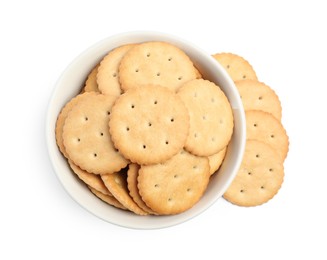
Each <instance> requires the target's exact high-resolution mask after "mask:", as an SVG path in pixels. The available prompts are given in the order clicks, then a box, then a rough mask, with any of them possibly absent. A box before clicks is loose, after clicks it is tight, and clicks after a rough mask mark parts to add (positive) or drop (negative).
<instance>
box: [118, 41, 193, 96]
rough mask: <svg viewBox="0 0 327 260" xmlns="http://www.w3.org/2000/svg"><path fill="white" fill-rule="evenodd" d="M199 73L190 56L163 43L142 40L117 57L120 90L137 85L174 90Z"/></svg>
mask: <svg viewBox="0 0 327 260" xmlns="http://www.w3.org/2000/svg"><path fill="white" fill-rule="evenodd" d="M198 76H199V73H198V72H197V70H196V69H195V67H194V66H193V63H192V61H191V60H190V58H189V57H188V56H187V55H186V54H185V53H184V52H183V51H182V50H181V49H179V48H177V47H175V46H174V45H172V44H169V43H166V42H146V43H142V44H139V45H137V46H136V47H134V48H133V49H131V50H130V51H129V52H128V53H126V55H125V56H124V57H123V59H122V60H121V63H120V66H119V80H120V83H121V87H122V89H123V90H124V91H126V90H128V89H130V88H135V87H139V86H141V85H149V84H153V85H162V86H165V87H167V88H169V89H171V90H173V91H176V90H177V89H178V88H179V87H180V86H181V85H183V84H184V83H185V82H187V81H189V80H192V79H196V78H197V77H198Z"/></svg>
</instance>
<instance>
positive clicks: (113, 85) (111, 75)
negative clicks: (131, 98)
mask: <svg viewBox="0 0 327 260" xmlns="http://www.w3.org/2000/svg"><path fill="white" fill-rule="evenodd" d="M134 46H135V44H127V45H122V46H119V47H117V48H116V49H114V50H112V51H110V52H109V53H108V54H107V55H106V56H105V57H104V58H103V60H102V61H101V62H100V66H99V68H98V74H97V83H98V88H99V90H100V92H101V93H102V94H105V95H114V96H119V95H120V94H121V92H122V91H121V88H120V83H119V73H118V68H119V64H120V61H121V59H122V58H123V57H124V55H125V54H126V53H127V52H128V51H129V50H130V49H131V48H132V47H134Z"/></svg>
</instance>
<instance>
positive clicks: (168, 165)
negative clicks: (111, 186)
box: [138, 150, 210, 215]
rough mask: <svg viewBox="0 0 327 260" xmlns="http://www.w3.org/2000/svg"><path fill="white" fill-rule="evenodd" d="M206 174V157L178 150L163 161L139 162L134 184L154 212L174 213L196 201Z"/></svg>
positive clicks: (207, 164) (192, 204)
mask: <svg viewBox="0 0 327 260" xmlns="http://www.w3.org/2000/svg"><path fill="white" fill-rule="evenodd" d="M209 178H210V172H209V162H208V158H206V157H197V156H194V155H192V154H190V153H188V152H186V151H184V150H182V151H181V152H179V153H178V154H177V155H175V156H174V157H172V158H171V159H170V160H168V161H166V162H164V163H161V164H155V165H148V166H143V165H142V166H141V169H140V170H139V177H138V188H139V192H140V195H141V197H142V199H143V201H144V202H145V203H146V205H148V206H149V207H150V208H151V209H153V210H154V211H155V212H157V213H159V214H162V215H167V214H178V213H181V212H184V211H185V210H187V209H189V208H191V207H193V206H194V204H195V203H196V202H198V201H199V199H200V198H201V197H202V195H203V193H204V191H205V190H206V187H207V185H208V182H209Z"/></svg>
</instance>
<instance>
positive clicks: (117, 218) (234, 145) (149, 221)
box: [46, 31, 246, 229]
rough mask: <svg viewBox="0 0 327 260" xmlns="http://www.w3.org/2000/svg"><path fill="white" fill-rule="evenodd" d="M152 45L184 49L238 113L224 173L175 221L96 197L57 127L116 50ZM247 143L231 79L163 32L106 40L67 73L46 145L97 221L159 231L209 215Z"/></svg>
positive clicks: (53, 102) (55, 96) (51, 108)
mask: <svg viewBox="0 0 327 260" xmlns="http://www.w3.org/2000/svg"><path fill="white" fill-rule="evenodd" d="M146 41H165V42H169V43H171V44H174V45H175V46H177V47H179V48H180V49H182V50H183V51H184V52H185V53H186V54H187V55H188V56H189V57H190V58H191V59H192V61H193V62H194V64H195V66H196V67H197V68H198V70H199V71H200V72H201V74H202V75H203V77H204V78H205V79H208V80H210V81H212V82H214V83H216V84H217V85H219V86H220V87H221V89H222V90H223V91H224V93H225V95H226V96H227V98H228V99H229V102H230V104H231V106H232V109H233V114H234V132H233V136H232V139H231V142H230V144H229V147H228V150H227V153H226V157H225V160H224V162H223V164H222V166H221V167H220V169H219V172H218V173H216V174H214V175H213V176H212V177H211V180H210V183H209V185H208V188H207V190H206V192H205V194H204V195H203V197H202V198H201V199H200V201H199V202H198V203H197V204H196V205H194V206H193V207H192V208H191V209H189V210H187V211H185V212H183V213H181V214H177V215H170V216H151V215H149V216H138V215H135V214H134V213H131V212H128V211H124V210H120V209H116V208H114V207H112V206H109V205H107V204H105V203H104V202H102V201H101V200H100V199H98V198H97V197H95V196H94V195H93V194H92V193H91V192H90V191H89V189H88V188H87V187H86V185H84V184H83V183H82V182H81V181H79V179H78V178H77V177H76V176H75V175H74V174H73V173H72V171H71V170H70V168H69V165H68V163H67V160H66V159H65V158H64V157H63V156H62V154H61V153H60V151H59V149H58V147H57V145H56V139H55V124H56V119H57V116H58V114H59V112H60V110H61V109H62V107H63V106H64V105H65V104H66V102H68V101H69V100H70V99H71V98H72V97H73V96H75V95H77V94H78V93H79V92H80V90H81V86H82V85H83V84H84V81H85V79H86V77H87V75H88V74H89V72H90V71H91V69H92V68H93V67H94V66H95V65H96V64H98V63H99V61H100V60H101V59H102V58H103V57H104V56H105V55H106V54H107V53H108V52H109V51H110V50H112V49H114V48H116V47H118V46H120V45H124V44H128V43H140V42H146ZM245 139H246V130H245V116H244V110H243V106H242V102H241V99H240V97H239V94H238V91H237V89H236V87H235V85H234V83H233V81H232V79H231V78H230V77H229V75H228V74H227V73H226V71H225V70H224V68H222V67H221V66H220V65H219V64H218V63H217V62H216V61H215V60H214V59H213V58H212V57H211V55H209V54H208V53H206V52H205V51H203V50H201V49H200V48H198V47H196V46H195V45H194V44H192V43H191V42H188V41H186V40H183V39H181V38H179V37H177V36H174V35H170V34H166V33H160V32H148V31H146V32H142V31H141V32H127V33H122V34H118V35H114V36H111V37H109V38H106V39H104V40H102V41H100V42H98V43H97V44H95V45H94V46H92V47H90V48H88V49H87V50H85V51H84V52H83V53H82V54H80V55H79V56H78V57H77V58H76V59H75V60H74V61H73V62H72V63H71V64H70V65H69V66H68V67H67V68H66V69H65V70H64V72H63V74H62V75H61V77H60V78H59V80H58V81H57V83H56V85H55V88H54V91H53V93H52V96H51V99H50V103H49V105H48V111H47V119H46V142H47V147H48V152H49V157H50V161H51V163H52V166H53V168H54V172H55V173H56V175H57V177H58V179H59V180H60V182H61V183H62V185H63V187H64V188H65V190H66V191H67V192H68V194H69V195H70V196H71V197H72V198H73V199H74V200H75V201H76V202H77V203H78V204H79V205H81V206H82V207H83V208H85V209H86V210H88V211H89V212H91V213H93V214H94V215H95V216H97V217H99V218H101V219H103V220H105V221H107V222H109V223H112V224H116V225H119V226H123V227H128V228H135V229H156V228H164V227H169V226H173V225H176V224H180V223H183V222H185V221H187V220H190V219H191V218H193V217H195V216H197V215H199V214H200V213H202V212H204V211H205V210H206V209H207V208H209V207H210V206H212V205H213V204H214V203H215V202H216V201H217V200H218V199H219V198H221V197H222V195H223V194H224V192H225V191H226V189H227V188H228V186H229V185H230V183H231V182H232V180H233V178H234V177H235V175H236V173H237V170H238V168H239V166H240V163H241V160H242V157H243V152H244V147H245Z"/></svg>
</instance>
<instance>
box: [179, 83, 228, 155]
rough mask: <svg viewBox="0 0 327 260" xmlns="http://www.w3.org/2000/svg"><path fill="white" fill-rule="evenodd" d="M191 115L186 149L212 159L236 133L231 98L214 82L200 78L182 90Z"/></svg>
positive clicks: (187, 84) (181, 92)
mask: <svg viewBox="0 0 327 260" xmlns="http://www.w3.org/2000/svg"><path fill="white" fill-rule="evenodd" d="M177 94H178V96H179V97H180V98H181V99H182V100H183V102H184V103H185V105H186V107H187V108H188V111H189V115H190V131H189V135H188V137H187V140H186V144H185V149H186V150H187V151H189V152H191V153H192V154H195V155H198V156H210V155H213V154H215V153H218V152H219V151H221V150H222V149H224V148H225V147H226V146H227V144H228V143H229V141H230V139H231V137H232V133H233V127H234V122H233V112H232V108H231V105H230V104H229V102H228V99H227V97H226V96H225V94H224V93H223V92H222V90H221V89H220V88H219V87H218V86H217V85H215V84H214V83H212V82H210V81H208V80H203V79H196V80H192V81H189V82H187V83H185V84H184V85H183V86H182V87H181V88H180V89H179V91H178V93H177Z"/></svg>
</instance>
